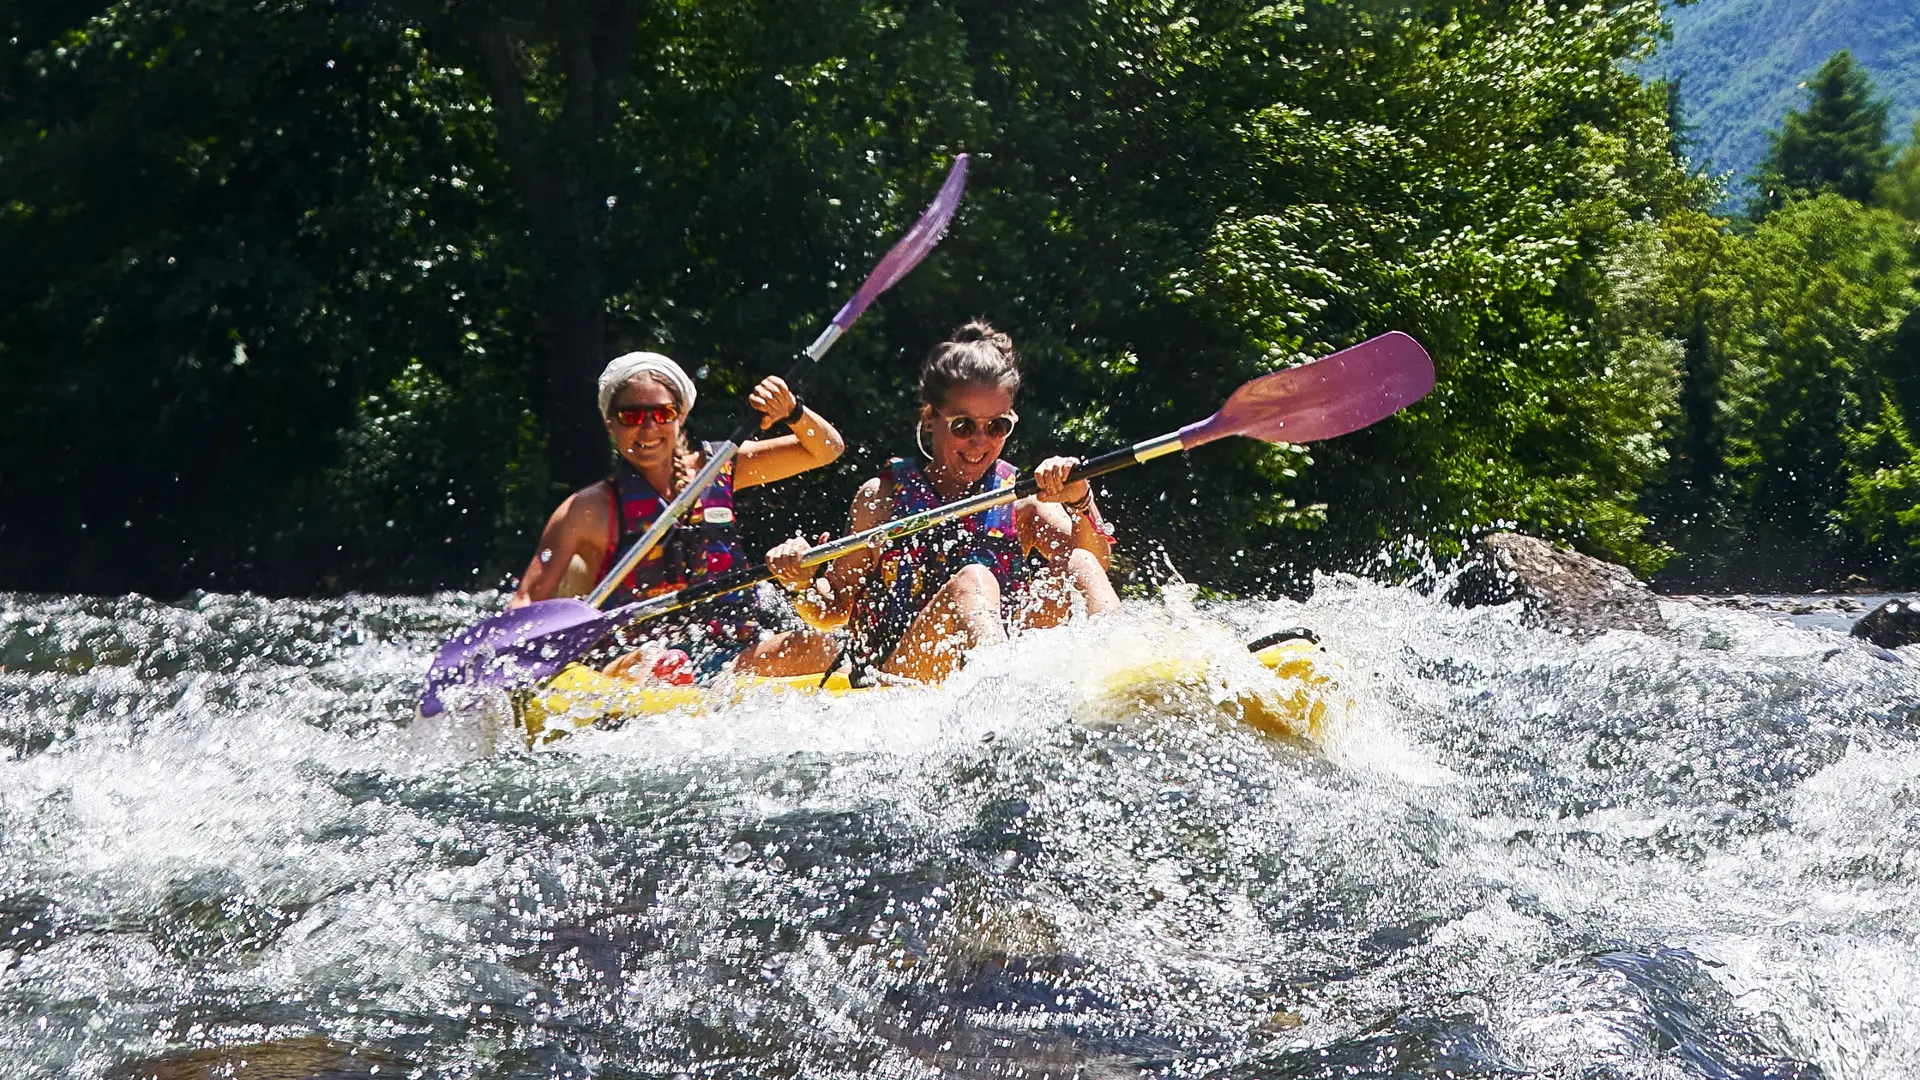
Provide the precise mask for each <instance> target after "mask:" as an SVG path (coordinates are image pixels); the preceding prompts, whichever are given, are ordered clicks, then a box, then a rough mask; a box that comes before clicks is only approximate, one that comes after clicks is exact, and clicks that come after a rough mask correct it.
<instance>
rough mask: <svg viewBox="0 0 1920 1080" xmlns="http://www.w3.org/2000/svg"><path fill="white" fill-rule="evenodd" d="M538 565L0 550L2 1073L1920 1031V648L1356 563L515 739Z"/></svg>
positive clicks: (1617, 1048)
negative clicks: (900, 677)
mask: <svg viewBox="0 0 1920 1080" xmlns="http://www.w3.org/2000/svg"><path fill="white" fill-rule="evenodd" d="M498 603H499V598H498V597H494V596H463V595H452V594H448V595H441V596H435V597H430V598H375V597H350V598H347V599H344V600H339V601H327V602H317V601H316V602H291V601H277V600H265V599H260V598H256V597H249V596H217V595H203V596H197V597H193V598H190V599H188V600H186V601H183V602H180V603H178V604H165V603H159V602H155V601H150V600H145V599H140V598H127V599H89V598H45V597H28V596H17V595H16V596H0V1077H5V1078H6V1080H25V1078H41V1077H48V1078H52V1077H59V1078H67V1077H83V1078H92V1077H101V1078H107V1077H111V1078H116V1080H128V1078H132V1077H146V1076H153V1077H160V1078H163V1080H180V1078H199V1077H214V1076H237V1077H247V1076H255V1077H268V1076H270V1077H276V1078H288V1077H316V1078H317V1077H345V1076H370V1075H371V1076H381V1077H386V1076H395V1075H399V1076H419V1077H442V1076H445V1077H458V1078H509V1077H514V1078H518V1077H588V1076H598V1077H608V1078H615V1077H619V1078H626V1077H660V1078H667V1077H678V1076H686V1077H856V1076H857V1077H867V1076H883V1077H903V1078H908V1077H936V1076H955V1077H1015V1076H1030V1077H1037V1076H1043V1075H1046V1076H1055V1077H1063V1076H1085V1077H1134V1076H1141V1075H1147V1076H1168V1077H1221V1078H1226V1077H1247V1078H1251V1077H1301V1078H1305V1077H1326V1078H1332V1077H1358V1078H1365V1077H1379V1078H1386V1077H1416V1076H1417V1077H1430V1076H1453V1077H1526V1076H1543V1077H1570V1078H1573V1077H1577V1078H1613V1077H1620V1078H1626V1077H1634V1078H1641V1077H1644V1078H1682V1077H1703V1078H1715V1080H1718V1078H1736V1077H1737V1078H1755V1080H1758V1078H1779V1080H1786V1078H1815V1077H1821V1078H1832V1080H1880V1078H1885V1080H1893V1078H1907V1077H1912V1076H1915V1075H1920V947H1916V945H1917V942H1916V937H1917V936H1920V854H1916V852H1915V850H1914V849H1915V844H1916V840H1920V722H1917V721H1916V708H1915V706H1916V702H1920V656H1908V657H1905V658H1904V659H1902V658H1890V657H1889V656H1888V655H1887V654H1879V653H1877V652H1876V651H1875V650H1872V649H1870V648H1868V647H1866V646H1863V645H1859V644H1857V643H1854V642H1850V641H1849V640H1847V639H1846V638H1845V637H1843V636H1842V635H1840V634H1838V633H1836V632H1834V631H1832V630H1830V629H1823V628H1811V629H1810V628H1803V627H1796V626H1792V625H1788V624H1787V623H1785V622H1782V621H1779V620H1774V619H1769V618H1766V617H1764V616H1761V615H1757V614H1752V613H1745V612H1739V611H1728V610H1707V609H1701V608H1695V607H1692V606H1689V605H1685V604H1677V603H1674V604H1665V605H1664V610H1665V612H1666V614H1667V617H1668V621H1669V623H1670V624H1671V626H1672V628H1673V632H1672V634H1671V635H1670V636H1668V637H1664V638H1656V637H1650V636H1646V635H1642V634H1636V633H1613V634H1607V635H1603V636H1600V637H1596V638H1590V639H1576V638H1573V637H1569V636H1565V635H1561V634H1556V633H1552V632H1549V631H1545V630H1538V629H1531V628H1527V627H1524V626H1522V625H1521V623H1520V621H1519V614H1518V611H1517V610H1516V609H1514V608H1512V607H1508V608H1491V609H1481V610H1476V611H1461V610H1456V609H1452V608H1449V607H1447V606H1446V605H1444V604H1443V603H1441V602H1439V601H1438V600H1436V599H1434V598H1431V597H1429V596H1427V595H1424V594H1422V593H1420V592H1417V591H1414V590H1410V589H1406V588H1399V587H1386V586H1381V585H1377V584H1373V583H1369V582H1366V581H1360V580H1354V579H1349V578H1329V579H1323V580H1322V581H1321V582H1320V583H1319V589H1318V591H1317V593H1316V595H1315V598H1314V599H1313V600H1312V601H1311V602H1309V603H1306V604H1304V605H1300V604H1294V603H1290V602H1251V601H1235V602H1230V603H1225V604H1221V605H1217V606H1213V607H1210V608H1204V610H1202V611H1200V612H1192V611H1188V610H1185V609H1184V608H1182V607H1181V606H1180V605H1177V604H1176V605H1173V606H1166V605H1148V604H1141V605H1136V606H1135V608H1134V609H1133V610H1132V611H1131V612H1130V613H1129V614H1127V615H1125V616H1123V617H1121V618H1120V619H1119V620H1117V621H1108V622H1105V623H1101V624H1094V625H1090V626H1089V625H1081V626H1075V627H1069V628H1066V629H1063V630H1057V631H1049V632H1046V633H1042V634H1035V635H1029V636H1027V637H1025V638H1023V639H1021V640H1018V641H1016V642H1015V643H1014V644H1012V645H1011V646H1008V647H1004V648H1000V649H994V650H987V651H985V652H983V653H982V654H980V655H978V656H977V657H976V658H975V660H974V662H973V663H971V664H970V666H969V667H968V668H967V669H966V670H965V671H964V672H962V673H961V674H960V675H959V676H958V677H957V678H955V679H954V680H953V681H952V682H950V683H949V684H948V685H947V686H945V687H943V688H940V689H937V690H923V689H905V690H897V691H889V692H887V693H884V694H869V695H866V696H864V697H848V698H844V699H828V698H813V697H800V696H795V695H785V696H778V697H776V696H773V695H760V696H753V695H749V696H748V697H747V698H745V699H743V700H740V701H738V702H737V703H735V704H732V705H729V706H727V707H725V708H722V709H719V710H716V711H714V712H712V713H709V714H705V715H698V716H688V715H679V716H670V717H666V718H660V719H654V720H649V721H646V722H635V723H631V724H629V725H627V726H625V727H624V728H621V729H618V730H608V731H587V732H583V733H581V734H579V735H576V736H573V737H571V738H568V739H565V740H563V741H561V742H560V743H558V744H556V745H555V746H553V747H551V748H548V749H543V750H541V751H538V752H528V751H526V750H525V749H523V748H519V747H517V746H515V745H513V740H511V739H501V740H499V742H501V743H502V744H504V745H503V746H496V747H494V748H492V749H491V751H489V748H488V747H486V746H484V745H482V743H483V742H484V739H483V738H482V735H483V734H484V731H485V729H486V728H487V727H488V724H489V721H488V720H487V719H486V718H475V717H465V718H461V719H459V720H455V721H449V722H447V723H435V724H428V723H425V722H421V723H416V722H415V721H414V719H413V716H412V712H413V696H414V693H415V691H416V684H417V680H418V677H419V675H420V674H421V673H422V671H423V670H424V669H425V667H426V665H427V662H428V660H429V659H430V657H431V655H432V652H433V650H434V647H435V646H436V644H437V642H438V641H439V640H440V639H441V638H442V637H443V636H444V635H446V634H447V633H449V632H450V631H452V630H453V629H455V628H457V627H459V626H461V625H463V624H465V623H467V622H469V621H471V620H472V619H473V618H475V617H477V616H479V615H480V614H482V613H484V612H485V611H487V610H489V609H490V608H492V607H494V606H497V604H498ZM1297 624H1305V625H1310V626H1312V627H1314V628H1316V629H1317V630H1318V631H1319V632H1320V634H1321V636H1322V639H1323V642H1324V644H1325V647H1326V649H1327V650H1328V652H1327V655H1328V657H1329V658H1330V662H1331V661H1337V662H1338V664H1339V665H1340V670H1341V672H1342V675H1341V687H1342V689H1341V691H1340V694H1341V695H1342V696H1343V700H1345V699H1350V700H1351V702H1352V707H1351V709H1350V710H1346V711H1344V713H1343V714H1340V715H1336V716H1335V717H1333V718H1332V719H1331V720H1330V722H1329V723H1328V724H1327V725H1326V728H1325V730H1324V732H1323V733H1322V734H1321V736H1320V737H1319V738H1318V739H1316V740H1310V741H1305V742H1297V741H1296V742H1283V741H1275V740H1274V739H1271V738H1269V737H1267V736H1264V735H1261V734H1259V733H1257V732H1255V731H1252V730H1250V729H1249V728H1248V727H1247V726H1246V725H1244V724H1240V723H1237V722H1236V721H1235V720H1234V719H1233V711H1234V710H1233V708H1231V707H1230V706H1231V704H1232V702H1233V701H1234V700H1236V697H1235V696H1236V695H1237V694H1241V693H1243V692H1245V691H1247V690H1249V688H1257V686H1258V685H1259V684H1260V683H1261V681H1262V680H1269V679H1270V678H1271V676H1269V675H1268V674H1267V673H1266V672H1265V671H1264V669H1261V668H1260V667H1259V666H1258V665H1257V664H1255V663H1253V662H1252V661H1251V660H1250V659H1248V657H1247V656H1246V654H1245V652H1244V650H1243V649H1241V648H1240V647H1239V645H1238V642H1240V641H1244V640H1246V639H1247V638H1250V637H1253V636H1255V635H1257V634H1259V633H1261V632H1264V631H1268V630H1272V629H1277V628H1280V627H1284V626H1291V625H1297ZM1156 652H1170V653H1174V654H1179V655H1183V656H1186V657H1188V658H1190V659H1195V662H1196V663H1198V664H1199V665H1200V666H1201V667H1203V668H1204V669H1205V670H1204V674H1203V675H1201V676H1197V677H1191V678H1188V679H1186V680H1184V681H1182V682H1179V683H1170V684H1168V685H1167V686H1165V687H1162V688H1161V689H1160V690H1158V691H1156V692H1153V693H1142V694H1134V695H1131V696H1128V697H1126V698H1125V699H1124V700H1118V699H1113V698H1105V699H1103V698H1101V697H1100V696H1099V694H1098V693H1097V692H1096V691H1097V689H1098V686H1099V685H1101V680H1102V679H1103V678H1104V677H1105V676H1104V675H1103V673H1110V672H1112V671H1113V670H1116V668H1120V669H1124V668H1125V666H1126V665H1127V664H1128V663H1130V662H1132V661H1133V660H1134V659H1137V658H1141V657H1145V656H1148V655H1151V654H1153V653H1156ZM1337 712H1338V710H1337Z"/></svg>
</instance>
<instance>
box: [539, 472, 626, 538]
mask: <svg viewBox="0 0 1920 1080" xmlns="http://www.w3.org/2000/svg"><path fill="white" fill-rule="evenodd" d="M612 511H613V485H612V484H610V483H608V482H607V481H605V480H599V481H595V482H594V483H591V484H588V485H587V486H586V487H583V488H581V489H580V490H579V491H576V492H574V493H573V494H571V495H569V496H567V497H566V499H565V500H564V501H562V502H561V503H560V506H559V507H558V508H557V509H555V510H554V512H553V518H552V519H551V520H550V521H549V522H548V523H547V524H548V527H549V528H551V527H553V526H556V525H557V526H559V527H560V528H562V529H564V530H566V531H567V532H570V533H572V532H585V533H588V534H589V535H592V536H601V535H604V534H605V533H606V531H607V522H608V521H610V520H611V519H612Z"/></svg>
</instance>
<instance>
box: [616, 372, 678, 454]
mask: <svg viewBox="0 0 1920 1080" xmlns="http://www.w3.org/2000/svg"><path fill="white" fill-rule="evenodd" d="M660 405H665V406H668V407H669V408H676V407H677V403H676V402H675V401H674V400H673V392H672V391H671V390H668V389H667V387H666V384H664V383H662V382H660V381H658V380H656V379H651V378H647V377H645V376H642V377H640V378H637V379H632V380H629V381H628V383H627V384H626V385H625V386H622V387H621V388H620V392H619V393H617V394H615V395H613V416H611V417H608V418H607V437H608V438H610V439H612V440H613V446H614V449H615V450H617V451H618V452H619V454H620V456H621V457H623V458H625V459H626V460H627V463H628V464H629V465H632V466H633V467H634V468H636V469H638V470H640V471H641V472H642V473H648V472H653V473H657V472H658V471H659V470H662V469H665V470H668V471H669V472H671V470H672V469H673V457H674V453H675V452H676V451H677V450H678V449H679V446H680V425H681V423H683V422H684V421H683V419H676V420H672V421H670V422H668V423H665V424H660V423H655V422H654V419H653V418H652V417H651V416H643V417H642V418H641V420H640V423H638V424H635V425H628V424H625V423H622V422H621V420H620V412H621V410H623V409H633V408H636V407H637V408H640V409H652V408H654V407H655V406H660Z"/></svg>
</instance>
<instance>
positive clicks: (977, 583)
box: [947, 563, 1000, 604]
mask: <svg viewBox="0 0 1920 1080" xmlns="http://www.w3.org/2000/svg"><path fill="white" fill-rule="evenodd" d="M947 588H948V589H949V590H951V591H952V594H953V595H954V597H955V599H959V598H961V597H965V598H967V599H969V600H975V601H979V602H990V603H993V604H998V603H999V602H1000V579H999V578H997V577H994V576H993V571H992V570H989V569H987V568H986V567H984V566H982V565H980V564H979V563H969V564H967V565H966V566H963V567H961V568H960V569H959V570H956V571H954V575H953V578H952V580H950V581H949V582H948V583H947Z"/></svg>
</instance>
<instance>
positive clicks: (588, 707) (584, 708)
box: [514, 637, 1350, 746]
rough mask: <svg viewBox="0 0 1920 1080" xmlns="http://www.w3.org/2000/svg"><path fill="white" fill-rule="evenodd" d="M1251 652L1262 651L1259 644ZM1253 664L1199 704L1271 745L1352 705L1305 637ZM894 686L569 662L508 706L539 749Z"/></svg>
mask: <svg viewBox="0 0 1920 1080" xmlns="http://www.w3.org/2000/svg"><path fill="white" fill-rule="evenodd" d="M1255 644H1256V646H1260V645H1262V644H1263V643H1259V642H1256V643H1255ZM1253 657H1254V659H1255V660H1257V661H1258V662H1259V663H1260V665H1261V666H1262V667H1264V668H1266V670H1267V671H1268V672H1269V673H1270V674H1271V676H1272V682H1271V683H1266V682H1264V681H1262V680H1256V681H1255V682H1254V684H1253V685H1247V686H1239V687H1232V688H1228V689H1227V692H1225V693H1216V694H1209V695H1207V696H1206V701H1207V702H1208V705H1209V707H1210V708H1211V709H1213V710H1214V711H1216V712H1217V713H1219V714H1220V715H1221V716H1222V718H1224V719H1227V720H1231V721H1234V722H1237V723H1242V724H1246V725H1247V726H1249V727H1251V728H1253V729H1255V730H1256V731H1259V732H1261V733H1262V734H1264V735H1267V736H1269V737H1272V738H1277V739H1286V740H1301V739H1313V738H1315V737H1317V736H1318V735H1319V734H1320V731H1321V729H1322V728H1323V727H1324V725H1325V724H1326V722H1327V719H1328V716H1329V711H1330V710H1331V709H1333V708H1336V707H1337V708H1339V709H1340V710H1342V711H1344V710H1345V709H1346V708H1347V707H1349V705H1350V703H1349V702H1348V701H1347V700H1346V699H1345V698H1344V696H1342V695H1341V694H1340V691H1339V689H1338V685H1337V683H1336V681H1335V674H1336V671H1335V664H1334V662H1333V660H1332V658H1331V657H1329V656H1328V655H1327V653H1326V651H1325V650H1323V649H1322V648H1320V646H1319V645H1318V644H1317V643H1315V642H1314V641H1312V640H1310V639H1305V638H1298V637H1294V638H1288V639H1286V640H1283V641H1279V642H1277V643H1275V644H1271V645H1264V647H1260V648H1258V651H1256V652H1254V654H1253ZM1210 667H1211V665H1210V664H1209V663H1208V662H1207V661H1206V660H1204V659H1196V658H1191V657H1175V656H1169V657H1159V658H1155V659H1151V660H1147V661H1144V662H1134V663H1129V664H1125V665H1123V666H1118V667H1115V668H1114V669H1112V670H1110V671H1107V672H1104V673H1099V674H1096V675H1094V676H1092V677H1091V678H1090V679H1089V680H1088V681H1087V685H1084V686H1082V688H1081V696H1082V700H1083V704H1085V705H1086V706H1088V711H1090V712H1091V713H1093V714H1094V715H1096V716H1104V717H1110V718H1116V719H1117V718H1123V717H1126V716H1132V715H1140V714H1141V713H1143V712H1146V711H1148V710H1156V711H1157V710H1159V709H1160V708H1161V707H1163V706H1165V705H1166V704H1167V703H1169V702H1173V701H1174V700H1175V699H1186V698H1190V697H1191V696H1192V695H1190V694H1188V693H1187V691H1188V690H1190V689H1191V688H1192V687H1194V686H1195V685H1196V684H1198V683H1200V682H1203V681H1208V680H1209V669H1210ZM898 689H899V688H898V687H891V686H871V687H857V688H856V687H854V686H851V685H849V684H848V682H847V678H846V676H845V675H844V674H842V673H839V672H836V673H834V674H833V675H832V676H830V677H828V678H827V679H826V680H824V681H822V679H821V677H820V676H818V675H803V676H798V677H792V678H769V677H763V676H740V677H738V678H731V679H725V680H723V681H722V682H720V683H719V684H717V685H714V686H662V685H659V684H657V683H642V682H636V681H634V680H631V679H625V678H620V677H618V676H613V675H604V674H601V673H600V672H599V671H596V670H595V669H593V668H590V667H586V666H584V665H580V664H575V665H573V666H571V667H569V668H567V669H565V670H564V671H562V672H561V673H560V674H558V675H556V676H554V677H553V678H552V679H551V680H550V681H548V683H547V684H546V685H545V686H543V687H540V688H539V689H536V690H531V691H527V692H524V693H522V694H521V695H519V696H518V697H517V699H516V700H515V703H514V705H515V708H514V712H515V716H516V718H517V719H518V720H519V722H520V724H521V726H522V730H523V731H524V733H525V735H526V740H527V744H528V745H529V746H541V745H545V744H547V743H551V742H553V741H554V740H556V739H559V738H562V737H564V736H566V735H567V734H569V733H571V732H574V731H577V730H579V729H581V728H587V727H612V726H617V725H618V724H620V723H622V722H624V721H627V720H630V719H633V718H636V717H645V716H658V715H661V714H664V713H672V712H682V711H686V712H700V711H704V710H706V709H710V708H714V707H717V706H723V705H726V704H729V703H731V702H735V701H738V700H740V699H741V698H743V697H745V696H747V695H748V694H758V693H766V692H768V691H773V692H777V693H800V694H829V695H832V696H834V697H840V696H843V695H847V694H857V695H865V694H885V693H890V692H895V691H896V690H898Z"/></svg>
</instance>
